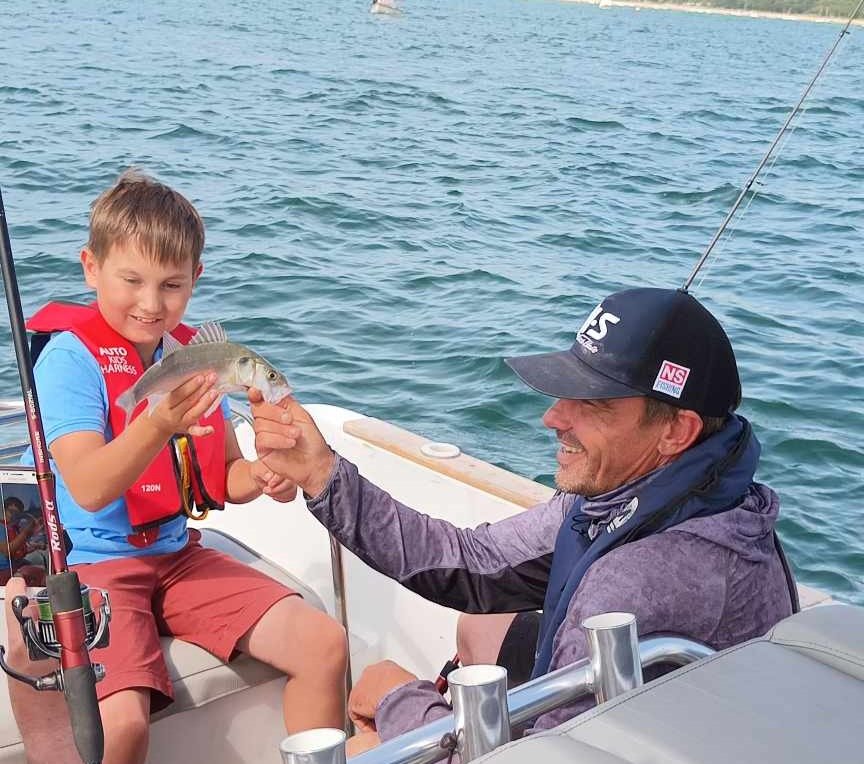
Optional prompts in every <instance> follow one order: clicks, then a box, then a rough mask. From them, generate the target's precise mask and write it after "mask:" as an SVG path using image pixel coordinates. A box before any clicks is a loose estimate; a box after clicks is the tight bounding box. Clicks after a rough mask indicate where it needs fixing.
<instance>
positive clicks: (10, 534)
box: [0, 520, 27, 560]
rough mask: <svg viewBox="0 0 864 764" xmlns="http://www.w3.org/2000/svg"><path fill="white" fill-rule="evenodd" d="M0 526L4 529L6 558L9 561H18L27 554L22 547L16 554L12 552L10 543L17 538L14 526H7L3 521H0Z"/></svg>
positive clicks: (16, 530)
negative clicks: (7, 551)
mask: <svg viewBox="0 0 864 764" xmlns="http://www.w3.org/2000/svg"><path fill="white" fill-rule="evenodd" d="M0 525H2V526H3V528H4V529H5V534H6V543H7V544H8V545H9V554H7V555H6V556H7V557H8V558H9V559H10V560H20V559H21V558H22V557H24V555H25V554H27V548H26V547H25V546H22V547H21V548H20V549H18V551H17V552H13V551H12V542H13V541H14V540H15V539H16V538H17V537H18V529H17V528H16V527H15V526H14V525H9V524H8V523H7V522H6V521H5V520H0Z"/></svg>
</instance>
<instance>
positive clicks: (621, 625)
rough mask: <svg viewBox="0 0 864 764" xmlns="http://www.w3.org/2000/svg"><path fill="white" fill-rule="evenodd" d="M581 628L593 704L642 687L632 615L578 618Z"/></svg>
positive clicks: (634, 621) (637, 639) (606, 614)
mask: <svg viewBox="0 0 864 764" xmlns="http://www.w3.org/2000/svg"><path fill="white" fill-rule="evenodd" d="M582 628H583V629H584V630H585V634H586V636H587V638H588V655H589V659H590V661H591V674H592V681H591V689H592V691H593V692H594V698H595V700H596V701H597V703H605V702H606V701H607V700H611V699H612V698H614V697H615V696H617V695H621V694H622V693H624V692H627V691H628V690H632V689H633V688H634V687H641V686H642V663H641V661H640V659H639V637H638V635H637V633H636V616H635V615H633V614H632V613H601V614H600V615H594V616H591V617H590V618H586V619H585V620H584V621H582Z"/></svg>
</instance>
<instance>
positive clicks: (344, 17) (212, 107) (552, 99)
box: [0, 0, 864, 603]
mask: <svg viewBox="0 0 864 764" xmlns="http://www.w3.org/2000/svg"><path fill="white" fill-rule="evenodd" d="M403 8H404V11H405V13H404V14H403V15H402V16H400V17H389V16H381V15H372V14H370V13H369V12H368V3H366V2H363V1H362V0H352V1H350V2H349V1H348V0H327V2H319V3H310V2H298V1H297V0H279V2H275V1H272V0H256V2H249V1H241V2H236V1H235V2H230V3H229V2H224V0H201V1H200V2H198V3H195V4H178V3H175V2H168V0H153V1H152V2H148V3H146V4H143V3H126V2H122V3H121V2H105V1H103V2H84V1H83V0H70V2H65V3H62V4H59V3H55V2H47V1H44V0H43V1H42V2H31V3H26V4H20V3H12V2H0V25H2V30H0V31H2V34H0V64H2V78H0V105H2V119H0V188H2V191H3V195H4V199H5V202H6V209H7V215H8V219H9V221H10V224H11V234H12V245H13V251H14V253H15V256H16V262H17V267H18V276H19V280H20V288H21V295H22V301H23V304H24V308H25V312H27V313H29V312H32V311H33V310H34V309H35V308H36V307H38V306H39V305H40V304H42V303H44V302H45V301H47V300H49V299H55V298H59V297H67V298H73V299H84V298H86V297H87V292H86V291H85V289H84V287H83V282H82V279H81V275H80V266H79V265H78V255H79V252H80V249H81V246H82V245H83V243H84V242H85V239H86V232H87V211H88V205H89V203H90V202H91V201H92V200H93V198H94V197H95V196H96V195H97V194H98V193H99V192H100V191H101V190H103V189H104V188H105V187H106V186H107V185H109V184H110V183H111V182H112V180H113V179H114V178H115V177H116V176H117V174H118V173H119V172H120V171H121V170H123V169H124V168H125V167H127V166H129V165H137V166H139V167H141V168H143V169H146V170H147V171H149V172H151V173H153V174H154V175H156V176H157V177H158V178H159V179H161V180H164V181H166V182H168V183H170V184H172V185H174V186H176V187H177V188H178V189H179V190H181V191H182V192H183V193H185V194H186V195H188V196H189V197H190V198H191V199H192V200H193V201H194V202H195V203H196V205H198V207H199V209H200V211H201V213H202V215H203V216H204V218H205V221H206V224H207V246H206V250H205V255H204V263H205V270H204V275H203V277H202V278H201V281H200V284H199V287H198V289H197V291H196V294H195V297H194V299H193V301H192V304H191V310H190V316H189V317H190V319H191V320H192V321H193V322H198V321H203V320H210V319H214V320H221V321H223V322H224V324H225V326H226V328H227V330H228V332H229V334H230V336H231V337H232V338H234V339H237V340H238V341H240V342H244V343H247V344H249V345H251V346H252V347H253V348H255V349H256V350H258V351H259V352H261V353H263V354H264V355H265V356H267V357H268V358H269V359H270V360H272V361H273V362H274V363H275V364H276V365H278V366H279V368H280V369H281V370H283V371H284V372H285V373H286V374H287V375H288V377H289V378H290V379H291V381H292V382H293V384H294V385H295V387H296V390H297V394H298V396H299V397H300V399H301V400H303V401H307V402H327V403H333V404H339V405H343V406H347V407H350V408H353V409H356V410H358V411H360V412H363V413H366V414H369V415H373V416H376V417H381V418H383V419H387V420H390V421H392V422H395V423H396V424H399V425H401V426H403V427H407V428H409V429H412V430H415V431H417V432H419V433H422V434H424V435H426V436H429V437H430V438H433V439H435V440H443V441H451V442H454V443H457V444H459V445H460V446H461V447H462V448H463V450H464V451H466V452H468V453H471V454H473V455H476V456H478V457H481V458H484V459H487V460H490V461H492V462H494V463H496V464H499V465H501V466H504V467H507V468H509V469H512V470H515V471H516V472H519V473H522V474H525V475H528V476H530V477H536V478H539V479H541V480H543V481H544V482H547V483H549V482H550V481H551V479H552V473H553V472H554V467H555V461H554V451H555V448H556V444H555V441H554V436H553V435H551V434H550V433H549V432H547V431H545V430H544V428H543V427H542V426H541V424H540V416H541V415H542V412H543V410H544V407H545V406H546V405H547V404H548V400H546V399H544V398H543V397H542V396H540V395H538V394H536V393H533V392H532V391H530V390H528V389H527V388H526V387H525V386H523V385H522V384H520V383H519V381H518V380H517V379H516V378H515V377H514V376H513V375H512V374H511V372H510V371H509V370H508V368H507V367H506V366H505V364H504V362H503V360H502V359H503V358H504V357H506V356H508V355H512V354H524V353H531V352H541V351H546V350H554V349H563V348H565V347H568V346H569V345H570V344H571V342H572V341H573V335H574V332H575V330H576V329H577V328H578V326H579V325H580V324H581V323H582V321H583V320H584V318H585V317H586V316H587V314H588V313H589V312H590V311H591V310H592V309H593V308H594V306H595V305H596V304H597V303H598V302H599V300H600V299H601V298H602V297H603V296H604V295H606V294H608V293H610V292H612V291H615V290H618V289H623V288H627V287H633V286H642V285H650V286H662V287H675V286H679V285H680V284H681V283H682V282H683V281H684V279H685V277H686V276H687V274H688V273H689V271H690V269H691V267H692V266H693V264H694V262H695V260H696V258H697V257H698V255H699V253H700V252H701V251H702V250H703V249H704V247H705V245H706V244H707V242H708V240H709V239H710V237H711V235H712V233H713V232H714V231H715V230H716V228H717V226H718V225H719V224H720V222H721V220H722V218H723V216H724V214H725V213H726V211H727V210H728V209H729V207H730V205H731V204H732V202H733V201H734V199H735V197H736V195H737V193H738V191H739V189H740V188H741V186H742V184H743V183H744V182H745V181H746V179H747V177H748V176H749V175H750V173H751V172H752V171H753V170H754V168H755V166H756V164H757V162H758V161H759V159H760V158H761V156H762V155H763V153H764V152H765V150H766V149H767V147H768V144H769V143H770V140H771V139H772V138H773V136H774V135H775V134H776V132H777V131H778V129H779V128H780V125H781V124H782V122H783V120H784V119H785V117H786V115H787V113H788V112H789V109H790V107H791V106H792V104H794V103H795V101H796V100H797V99H798V97H799V95H800V94H801V92H802V91H803V89H804V87H805V85H806V83H807V82H808V81H809V79H810V78H811V76H812V75H813V73H814V72H815V70H816V68H817V66H818V64H819V62H820V60H821V58H822V56H823V53H824V51H825V50H826V49H827V47H828V46H829V45H830V44H831V42H832V41H833V40H834V39H835V38H836V36H837V34H838V32H839V29H840V27H839V25H836V24H813V23H807V22H793V21H778V20H767V19H749V18H735V17H728V16H720V15H701V14H688V13H680V12H674V11H652V10H641V11H637V10H635V9H630V8H608V9H601V8H599V7H596V6H592V5H581V4H570V3H559V2H541V1H535V2H529V1H528V0H525V1H523V2H518V1H517V0H495V1H493V0H487V2H481V1H480V0H473V1H472V2H468V1H467V0H465V1H460V0H405V2H404V3H403ZM862 37H864V29H862V28H860V27H856V28H853V33H852V35H851V36H849V37H848V38H846V39H845V40H844V41H843V43H842V44H841V46H840V48H839V51H838V53H837V56H836V59H835V61H834V62H833V63H832V65H831V66H830V67H829V69H828V71H827V73H826V75H825V76H824V78H823V80H822V81H821V82H820V85H819V87H818V89H817V91H816V92H815V94H814V95H813V96H812V97H811V98H810V99H809V101H808V102H807V108H806V112H805V114H804V115H803V119H802V120H801V121H800V126H799V127H798V128H797V129H796V130H795V131H794V133H793V134H792V135H791V136H788V140H786V141H785V142H784V144H785V145H784V147H783V149H782V151H781V152H780V155H779V159H778V160H777V161H776V164H773V165H772V167H771V169H770V172H768V173H766V174H765V176H764V178H763V180H762V182H761V183H760V185H759V191H760V193H759V195H758V196H757V197H756V199H755V201H753V203H752V205H750V206H749V208H748V209H747V211H746V214H745V215H743V216H742V217H740V219H738V220H737V221H736V223H735V224H734V236H733V237H732V238H731V240H729V241H728V243H726V244H725V245H723V246H722V247H721V248H720V250H719V251H718V252H717V253H716V254H715V255H714V256H713V258H712V260H710V261H709V264H708V266H707V267H706V269H705V270H704V271H703V275H702V276H700V278H699V279H697V282H696V284H697V286H696V289H695V294H696V295H697V296H698V297H699V298H700V299H702V300H703V301H704V302H705V303H706V305H708V307H709V308H710V309H711V310H713V311H714V312H715V313H716V315H717V316H718V317H719V318H720V320H721V321H722V322H723V324H724V326H725V327H726V329H727V330H728V333H729V335H730V336H731V338H732V341H733V344H734V346H735V348H736V351H737V355H738V359H739V363H740V367H741V374H742V379H743V386H744V402H743V405H742V408H741V411H742V412H743V414H744V415H745V416H747V417H748V418H750V419H751V420H752V422H753V424H754V428H755V430H756V432H757V434H758V436H759V438H760V440H761V441H762V444H763V448H764V450H763V459H762V463H761V467H760V470H759V473H758V477H759V479H760V480H761V481H763V482H765V483H768V484H770V485H771V486H773V487H774V488H775V489H776V490H777V491H778V492H779V493H780V494H781V497H782V505H783V510H782V517H781V520H780V532H781V534H782V537H783V539H784V541H785V543H786V545H787V550H788V553H789V556H790V558H791V560H792V563H793V565H794V567H795V570H796V572H797V574H798V575H799V577H800V579H801V580H802V581H803V582H805V583H808V584H811V585H814V586H817V587H821V588H823V589H826V590H828V591H830V592H831V593H833V594H834V595H835V596H837V597H839V598H841V599H844V600H847V601H854V602H858V603H864V533H862V531H861V528H862V526H864V439H862V433H864V387H862V382H861V379H862V376H864V316H862V298H861V293H862V288H864V275H862V254H861V253H862V234H864V127H862V125H864V96H862V92H864V88H862V84H864V68H862V63H861V62H862V60H864V55H862V54H864V44H862ZM0 370H2V375H0V380H2V388H0V394H3V395H6V396H13V395H16V394H18V387H17V376H16V374H15V373H14V358H13V353H12V349H11V341H10V335H9V332H8V329H7V327H6V322H5V320H4V321H3V322H2V326H0Z"/></svg>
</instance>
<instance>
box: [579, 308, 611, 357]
mask: <svg viewBox="0 0 864 764" xmlns="http://www.w3.org/2000/svg"><path fill="white" fill-rule="evenodd" d="M620 320H621V319H620V318H619V317H618V316H616V315H615V314H614V313H608V312H607V313H604V312H603V305H602V304H600V305H598V306H597V307H596V308H594V310H592V311H591V315H590V316H588V318H586V319H585V323H584V324H582V326H580V327H579V331H578V332H576V341H577V342H578V343H579V344H580V345H582V346H583V347H585V348H587V349H588V350H590V351H591V352H592V353H596V352H597V351H598V350H599V348H598V347H597V346H596V345H595V344H594V343H593V342H592V341H591V340H602V339H603V338H604V337H605V336H606V334H607V333H608V331H609V326H608V324H613V325H614V324H617V323H618V322H619V321H620Z"/></svg>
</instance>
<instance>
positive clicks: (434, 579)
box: [249, 389, 565, 613]
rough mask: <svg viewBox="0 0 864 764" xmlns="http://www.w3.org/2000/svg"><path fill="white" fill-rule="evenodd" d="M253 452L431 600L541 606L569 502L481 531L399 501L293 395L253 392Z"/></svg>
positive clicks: (331, 524) (346, 539) (463, 606)
mask: <svg viewBox="0 0 864 764" xmlns="http://www.w3.org/2000/svg"><path fill="white" fill-rule="evenodd" d="M249 400H250V402H251V404H252V413H253V415H254V417H255V419H254V427H255V448H256V451H257V453H258V456H259V458H260V459H261V460H262V461H263V462H264V463H265V464H266V465H267V466H268V467H269V468H270V469H272V470H273V472H274V473H277V474H279V475H283V476H285V477H288V478H290V479H292V480H294V481H295V482H296V483H297V484H298V485H299V486H300V487H301V488H302V489H303V490H304V491H305V492H306V494H307V497H308V496H312V497H314V498H311V499H310V500H309V501H308V506H309V509H310V510H311V511H312V513H313V514H314V515H315V516H316V517H317V518H318V520H319V521H320V522H321V523H322V524H323V525H325V526H326V527H327V528H328V529H329V530H330V532H331V533H333V535H334V536H335V537H336V538H337V539H338V540H339V542H340V543H342V544H343V545H344V546H346V547H347V548H348V549H350V550H351V551H352V552H354V553H355V554H356V555H357V556H358V557H360V558H361V559H362V560H363V561H364V562H365V563H366V564H367V565H369V566H370V567H372V568H374V569H375V570H377V571H379V572H380V573H383V574H384V575H386V576H389V577H390V578H393V579H395V580H397V581H399V583H401V584H403V585H404V586H406V587H407V588H409V589H411V590H413V591H415V592H417V593H418V594H420V595H421V596H423V597H426V598H427V599H429V600H431V601H433V602H438V603H440V604H442V605H446V606H447V607H452V608H456V609H457V610H462V611H465V612H474V613H484V612H485V613H488V612H505V611H506V612H516V611H519V610H532V609H536V608H538V607H541V606H542V604H543V598H544V594H545V591H546V582H547V581H548V577H549V569H550V566H551V560H552V551H553V549H554V545H555V538H556V535H557V532H558V528H559V527H560V525H561V522H562V519H563V516H564V506H565V499H564V498H563V497H560V496H559V497H555V498H554V499H553V500H552V501H550V502H547V503H546V504H541V505H539V506H537V507H535V508H534V509H532V510H528V511H526V512H520V513H518V514H517V515H514V516H513V517H509V518H507V519H505V520H501V521H500V522H496V523H492V524H483V525H480V526H479V527H477V528H476V529H474V530H469V529H459V528H456V527H455V526H454V525H452V524H451V523H448V522H447V521H445V520H439V519H435V518H431V517H428V516H427V515H424V514H421V513H420V512H417V511H415V510H413V509H411V508H410V507H407V506H405V505H404V504H401V503H400V502H398V501H396V500H395V499H393V497H391V496H390V495H389V494H387V493H386V492H385V491H383V490H381V489H380V488H378V487H377V486H375V485H373V484H372V483H370V482H369V481H368V480H366V479H365V478H362V477H361V476H360V475H359V474H358V472H357V468H356V467H355V466H354V465H353V464H351V463H350V462H348V461H347V460H345V459H342V458H341V457H339V456H338V455H336V454H334V453H333V451H332V450H331V449H330V447H329V446H328V445H327V443H326V442H325V440H324V438H323V436H322V435H321V432H320V431H319V430H318V428H317V426H316V425H315V422H314V421H313V420H312V417H311V416H310V415H309V413H308V412H307V411H306V410H305V409H304V408H303V407H302V406H300V404H299V403H297V401H295V400H294V399H293V398H291V397H287V398H285V399H284V400H283V401H281V402H280V404H279V405H278V406H276V405H272V404H268V403H266V402H264V400H263V398H262V396H261V393H260V392H259V391H257V390H254V389H253V390H250V392H249Z"/></svg>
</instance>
